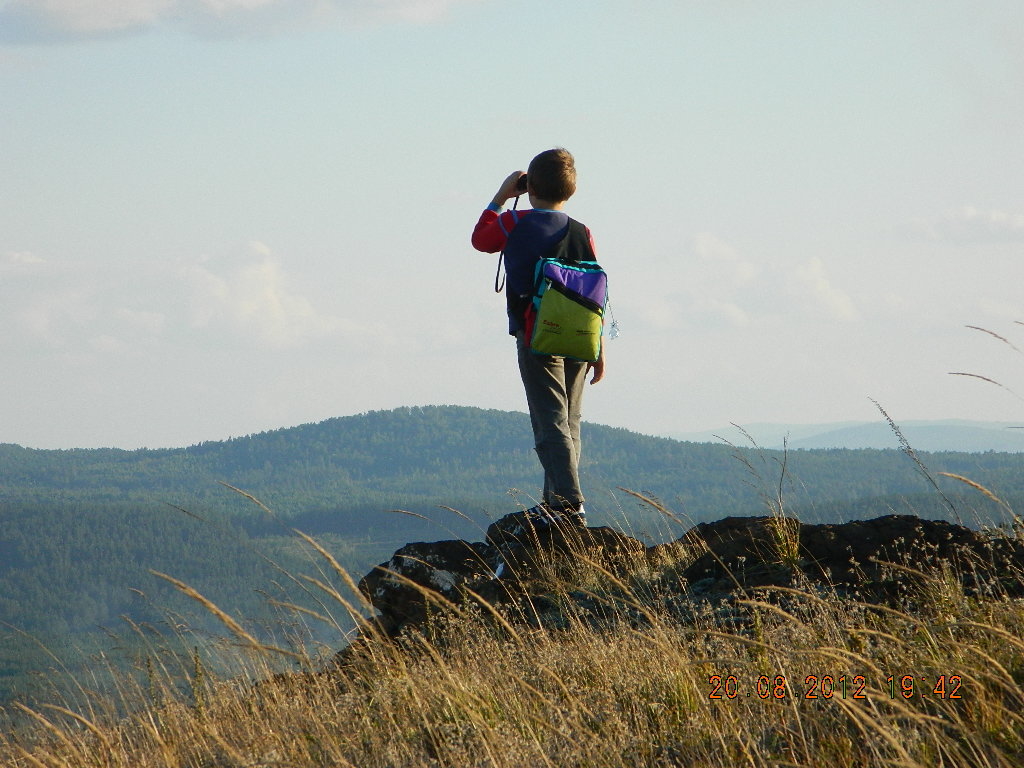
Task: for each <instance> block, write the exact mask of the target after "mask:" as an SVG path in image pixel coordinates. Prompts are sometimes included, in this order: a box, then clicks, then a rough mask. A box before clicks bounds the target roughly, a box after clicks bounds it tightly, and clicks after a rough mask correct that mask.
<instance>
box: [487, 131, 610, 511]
mask: <svg viewBox="0 0 1024 768" xmlns="http://www.w3.org/2000/svg"><path fill="white" fill-rule="evenodd" d="M575 191H576V166H575V163H574V161H573V156H572V155H571V154H570V153H569V152H568V151H567V150H565V149H550V150H547V151H546V152H541V153H540V154H539V155H537V156H536V157H535V158H533V160H532V161H531V162H530V165H529V168H528V169H527V171H526V172H525V173H524V172H523V171H513V172H512V173H510V174H509V175H508V177H506V179H505V180H504V181H503V182H502V183H501V186H500V187H499V188H498V192H497V193H496V194H495V195H494V199H493V200H492V201H491V203H490V205H488V206H487V208H486V209H485V210H484V212H483V213H482V214H480V219H479V221H477V224H476V228H475V229H474V230H473V238H472V243H473V247H474V248H476V249H477V250H479V251H484V252H485V253H497V252H498V251H501V250H504V261H505V271H506V286H505V295H506V303H507V306H508V320H509V326H508V328H509V334H510V335H512V336H514V337H515V339H516V349H517V352H518V357H519V373H520V376H521V377H522V380H523V386H524V388H525V389H526V402H527V404H528V405H529V409H530V421H531V423H532V425H533V436H534V445H535V447H536V450H537V456H538V457H539V458H540V463H541V465H542V466H543V467H544V497H543V502H542V503H541V504H538V505H537V506H535V507H532V508H531V509H529V510H527V511H526V516H527V518H528V519H530V520H532V521H533V522H534V524H536V525H550V524H551V523H553V522H559V523H562V522H566V523H569V524H577V525H585V521H586V517H585V515H586V512H585V511H584V509H583V492H582V491H581V490H580V479H579V460H580V448H581V444H580V419H581V417H582V406H583V385H584V383H585V381H586V376H587V372H588V371H590V370H593V372H594V374H593V377H592V378H591V380H590V383H591V384H596V383H597V382H599V381H600V380H601V379H602V377H603V376H604V366H605V353H604V345H601V353H600V357H599V358H598V359H597V360H596V361H595V362H592V363H588V362H584V361H581V360H575V359H572V358H568V357H559V356H552V355H539V354H534V353H533V352H531V351H530V340H529V339H528V338H527V337H526V331H525V328H526V319H525V313H526V309H527V307H528V306H529V305H530V298H531V296H532V294H533V287H534V285H533V284H534V273H535V270H536V266H537V262H538V261H539V260H540V259H541V258H542V257H543V256H544V255H545V254H546V253H548V252H549V251H550V250H551V249H552V247H553V246H554V245H555V244H556V243H558V242H559V241H560V240H562V239H563V238H564V237H567V236H568V235H569V230H570V227H569V217H568V215H567V214H565V213H564V212H563V211H562V206H563V205H564V204H565V201H566V200H568V199H569V198H570V197H572V194H573V193H574V192H575ZM523 192H526V193H527V195H528V196H529V199H530V205H531V206H532V209H528V210H523V211H517V210H510V211H504V212H503V210H502V209H503V206H504V205H505V203H506V202H507V201H508V200H510V199H512V198H516V197H518V196H519V195H521V194H522V193H523ZM583 247H584V248H586V249H587V250H589V253H590V255H589V258H590V259H591V260H594V256H593V252H594V246H593V242H592V240H591V239H590V231H589V229H588V230H587V236H586V243H584V244H583Z"/></svg>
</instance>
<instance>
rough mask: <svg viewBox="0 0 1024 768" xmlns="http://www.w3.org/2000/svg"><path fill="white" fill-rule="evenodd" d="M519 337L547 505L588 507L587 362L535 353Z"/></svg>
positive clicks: (523, 374)
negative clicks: (584, 465) (584, 474)
mask: <svg viewBox="0 0 1024 768" xmlns="http://www.w3.org/2000/svg"><path fill="white" fill-rule="evenodd" d="M524 335H525V334H524V333H523V332H522V331H519V332H518V333H517V334H516V349H517V351H518V353H519V373H520V375H521V376H522V378H523V386H524V387H525V388H526V402H527V403H528V404H529V406H530V422H531V423H532V424H533V441H534V446H535V447H536V449H537V456H538V457H539V458H540V463H541V466H542V467H544V499H543V500H544V503H545V504H548V505H549V506H552V507H555V508H562V507H566V506H571V507H573V508H574V509H575V508H578V507H580V506H581V505H582V504H583V492H582V491H581V490H580V477H579V461H580V448H581V447H582V445H581V443H580V418H581V417H582V414H583V388H584V384H585V382H586V374H587V364H586V363H584V362H581V361H579V360H572V359H569V358H564V357H553V356H551V355H535V354H534V353H532V352H531V351H530V349H529V344H528V342H526V341H525V340H524Z"/></svg>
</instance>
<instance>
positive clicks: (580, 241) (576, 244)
mask: <svg viewBox="0 0 1024 768" xmlns="http://www.w3.org/2000/svg"><path fill="white" fill-rule="evenodd" d="M544 258H545V259H558V260H559V261H564V262H571V263H574V264H578V263H579V262H581V261H596V256H595V254H594V249H593V248H592V247H591V246H590V234H589V232H587V228H586V226H585V225H583V224H581V223H580V222H578V221H576V219H573V218H570V219H569V225H568V226H567V227H566V230H565V236H564V237H563V238H562V239H561V240H559V241H558V242H557V243H555V244H554V245H553V246H552V247H551V249H550V250H549V251H548V252H547V253H545V254H544Z"/></svg>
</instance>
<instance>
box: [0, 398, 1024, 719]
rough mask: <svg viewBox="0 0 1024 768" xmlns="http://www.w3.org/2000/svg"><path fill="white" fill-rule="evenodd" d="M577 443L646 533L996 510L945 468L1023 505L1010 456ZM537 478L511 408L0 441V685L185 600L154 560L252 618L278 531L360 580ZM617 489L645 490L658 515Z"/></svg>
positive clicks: (597, 434) (589, 484)
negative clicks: (227, 430)
mask: <svg viewBox="0 0 1024 768" xmlns="http://www.w3.org/2000/svg"><path fill="white" fill-rule="evenodd" d="M583 440H584V464H583V467H582V470H581V471H582V476H583V482H584V487H585V491H586V492H587V494H588V501H587V507H588V511H589V517H590V521H591V524H592V525H604V524H609V525H614V526H618V527H620V528H623V529H625V530H626V531H627V532H629V533H630V534H632V535H634V536H636V537H638V538H645V539H647V540H649V541H656V540H667V539H670V538H676V537H678V536H679V535H681V534H682V532H683V531H684V530H685V529H686V528H687V527H689V526H690V525H692V524H694V523H697V522H702V521H709V520H716V519H720V518H722V517H726V516H729V515H759V514H765V513H766V511H767V510H768V506H767V501H769V500H770V501H772V502H775V503H777V502H778V499H779V498H780V497H781V500H782V504H783V506H784V507H785V510H786V512H788V513H790V514H796V515H799V516H800V517H801V518H803V519H804V520H805V521H807V522H828V521H835V520H843V519H852V518H864V517H873V516H877V515H881V514H886V513H888V512H890V511H893V510H895V511H898V512H914V513H918V514H920V515H922V516H925V517H941V518H946V519H960V520H962V521H963V522H964V523H965V524H968V525H975V526H976V525H979V524H983V523H990V522H994V521H998V520H1005V519H1006V518H1007V514H1008V513H1007V510H1006V509H1005V508H1004V507H1003V506H1002V505H1000V504H998V503H996V502H993V501H991V500H989V499H987V498H986V497H985V496H984V495H983V494H981V493H979V492H978V491H976V490H973V489H972V488H970V487H968V486H967V485H965V484H964V483H961V482H958V481H955V480H952V479H949V478H947V477H944V476H942V475H941V474H940V473H942V472H946V473H952V474H956V475H961V476H965V477H967V478H970V479H971V480H972V481H974V482H976V483H979V484H981V485H984V486H985V487H987V488H988V489H990V490H991V491H992V492H994V493H996V494H998V495H1000V496H1001V497H1002V498H1003V499H1004V500H1005V501H1006V502H1008V504H1009V505H1010V506H1013V507H1015V508H1017V509H1020V508H1021V507H1022V506H1024V471H1022V469H1024V454H998V453H988V454H969V453H962V454H961V453H941V454H938V453H937V454H921V455H920V457H919V459H920V462H921V465H923V467H926V468H927V473H926V472H925V470H924V469H923V467H922V466H921V465H919V464H917V463H915V461H913V460H912V459H911V458H909V457H908V456H906V455H904V454H902V453H900V452H899V451H895V450H890V451H882V450H854V451H850V450H827V451H791V452H789V454H788V455H787V454H784V453H781V452H771V451H760V450H758V449H757V448H755V447H749V446H747V447H742V446H741V447H733V446H729V445H724V444H698V443H682V442H677V441H674V440H669V439H665V438H657V437H649V436H645V435H639V434H636V433H632V432H629V431H627V430H623V429H615V428H611V427H605V426H599V425H594V424H585V425H584V431H583ZM540 478H541V473H540V469H539V466H538V464H537V460H536V457H535V454H534V452H533V448H532V436H531V433H530V425H529V418H528V416H526V415H525V414H521V413H507V412H500V411H491V410H480V409H476V408H463V407H455V406H440V407H418V408H399V409H396V410H393V411H386V412H373V413H367V414H362V415H359V416H350V417H344V418H336V419H330V420H328V421H324V422H321V423H318V424H307V425H303V426H299V427H292V428H287V429H280V430H276V431H272V432H266V433H262V434H256V435H251V436H248V437H240V438H234V439H231V440H226V441H223V442H209V443H203V444H200V445H195V446H192V447H189V448H182V449H167V450H136V451H124V450H114V449H90V450H33V449H27V448H22V447H19V446H16V445H9V444H5V445H0V626H8V627H14V628H15V631H11V632H8V633H7V634H4V632H3V631H2V630H0V701H2V700H3V698H4V697H5V696H6V695H9V694H10V693H11V692H12V691H16V690H19V689H20V688H19V686H22V685H23V684H24V680H26V679H27V676H28V673H29V671H30V670H31V669H33V668H34V667H33V666H32V665H33V664H34V663H36V661H38V658H39V656H40V652H39V649H40V648H41V647H43V646H40V645H39V643H38V642H37V640H38V639H40V638H41V639H42V641H43V642H44V643H45V646H46V647H47V648H48V649H49V650H50V651H54V652H56V653H57V655H60V649H61V648H62V647H63V644H64V643H68V644H70V645H74V646H77V647H84V648H88V647H89V642H88V641H87V640H85V639H84V638H85V637H86V636H85V635H83V634H81V633H82V632H83V631H85V630H89V631H95V628H96V627H98V626H107V627H109V626H112V625H118V624H119V623H120V621H121V619H120V617H122V616H125V617H128V618H130V619H131V620H133V621H136V622H139V621H147V622H157V621H159V619H160V617H161V616H162V615H164V614H165V613H166V612H167V611H172V612H182V613H185V614H187V613H188V612H189V611H193V612H194V611H195V606H194V604H193V603H191V602H190V601H189V600H188V599H185V598H184V597H182V596H181V595H180V594H179V593H178V592H176V590H174V589H173V588H172V587H170V586H169V585H168V584H167V583H166V582H163V581H160V580H159V579H157V578H155V577H154V576H153V575H152V574H151V573H150V571H151V570H155V571H160V572H163V573H167V574H170V575H171V576H174V577H175V578H178V579H181V580H183V581H185V582H186V583H188V584H190V585H192V586H193V587H195V588H196V589H198V590H199V591H200V592H201V593H203V594H204V595H205V596H207V597H208V598H210V599H211V600H213V601H214V602H215V603H217V604H218V605H219V606H221V607H222V608H224V609H225V610H228V611H229V612H231V613H233V614H236V615H243V616H248V617H252V618H253V619H254V620H256V619H258V620H261V621H262V620H269V619H270V618H272V616H271V613H272V612H269V611H268V609H267V601H266V600H265V594H264V593H265V592H267V591H271V592H272V593H273V594H275V595H276V596H277V597H278V598H279V599H281V600H283V601H297V602H300V603H301V602H302V600H303V599H305V598H304V596H303V595H301V594H300V595H298V596H295V595H294V594H277V593H276V592H273V590H272V589H271V588H270V585H272V584H274V585H284V586H285V587H287V585H288V584H289V583H290V582H289V578H288V577H283V576H282V573H286V572H287V573H294V572H295V571H299V572H304V571H308V568H309V566H310V556H309V550H308V549H305V548H303V546H301V545H300V544H299V543H298V541H297V539H296V537H295V536H294V534H293V533H292V532H291V529H292V528H296V529H299V530H302V531H305V532H306V533H309V534H312V535H315V536H317V537H318V538H319V539H320V540H321V541H322V542H324V543H325V545H327V546H328V547H329V549H330V550H331V552H332V553H334V555H335V556H336V557H337V558H338V560H340V561H341V562H342V564H343V565H344V566H345V567H347V568H348V569H349V570H350V571H351V572H352V573H354V574H356V575H357V577H358V576H359V575H361V574H362V573H365V572H366V571H367V570H368V569H369V568H370V567H371V566H372V565H373V564H375V563H377V562H380V561H381V560H383V559H385V558H386V557H388V556H390V554H391V552H393V551H394V550H395V549H397V548H398V547H399V546H401V545H403V544H405V543H407V542H410V541H422V540H432V541H433V540H438V539H446V538H465V539H469V540H481V539H482V538H483V530H484V528H485V526H486V525H487V523H488V522H490V521H492V520H494V519H497V518H499V517H501V516H504V515H505V514H507V513H509V512H512V511H515V510H516V509H518V508H521V507H520V506H519V505H522V506H528V505H531V504H532V503H533V497H534V496H535V495H536V494H537V493H538V486H539V482H540ZM933 482H934V484H935V485H934V486H933ZM225 484H227V485H230V486H234V487H236V488H239V489H242V490H244V491H245V492H247V493H248V494H251V495H252V496H253V497H255V498H256V499H258V500H259V501H260V502H261V503H262V505H265V507H266V508H264V506H260V505H259V504H256V503H253V501H252V499H250V498H247V497H245V496H243V495H241V494H239V493H236V492H234V491H232V490H231V489H229V488H228V487H226V486H225ZM935 486H937V488H936V487H935ZM620 488H627V489H631V490H633V491H636V492H638V493H641V494H644V495H646V496H648V497H653V498H655V499H658V500H660V502H662V503H663V504H664V505H665V506H666V507H667V508H668V509H669V510H670V511H671V513H672V514H673V515H674V516H675V519H672V518H670V517H667V516H665V515H663V514H661V513H660V512H658V511H656V510H655V509H653V508H652V507H651V506H650V505H647V504H644V503H643V502H642V501H641V500H639V499H638V498H637V497H636V496H634V495H631V494H629V493H627V492H625V491H622V490H619V489H620ZM516 489H518V490H516ZM510 491H511V492H510ZM268 509H269V510H270V511H268ZM392 510H405V511H406V512H409V513H412V514H402V513H396V512H393V511H392ZM276 588H277V587H276V586H275V587H274V589H276ZM20 630H24V631H27V632H29V633H32V634H33V635H34V636H35V639H29V638H26V637H24V636H22V635H20V634H19V633H18V631H20ZM101 640H102V638H101ZM99 647H102V645H100V646H99ZM44 655H45V654H44ZM46 663H50V661H48V660H47V661H46Z"/></svg>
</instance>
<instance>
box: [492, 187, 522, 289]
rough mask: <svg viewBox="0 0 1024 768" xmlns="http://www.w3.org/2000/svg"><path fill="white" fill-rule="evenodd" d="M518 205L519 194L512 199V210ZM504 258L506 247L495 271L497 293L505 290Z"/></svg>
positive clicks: (499, 257)
mask: <svg viewBox="0 0 1024 768" xmlns="http://www.w3.org/2000/svg"><path fill="white" fill-rule="evenodd" d="M517 205H519V195H516V197H515V199H514V200H513V201H512V210H513V211H514V210H515V209H516V206H517ZM498 216H501V214H500V213H499V214H498ZM504 260H505V249H504V248H502V249H501V253H499V254H498V269H497V270H496V271H495V273H494V292H495V293H501V292H502V291H503V290H505V275H503V274H501V263H502V262H503V261H504ZM499 279H500V280H501V282H500V283H499V282H498V280H499Z"/></svg>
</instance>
